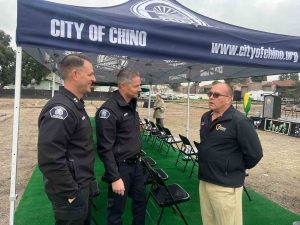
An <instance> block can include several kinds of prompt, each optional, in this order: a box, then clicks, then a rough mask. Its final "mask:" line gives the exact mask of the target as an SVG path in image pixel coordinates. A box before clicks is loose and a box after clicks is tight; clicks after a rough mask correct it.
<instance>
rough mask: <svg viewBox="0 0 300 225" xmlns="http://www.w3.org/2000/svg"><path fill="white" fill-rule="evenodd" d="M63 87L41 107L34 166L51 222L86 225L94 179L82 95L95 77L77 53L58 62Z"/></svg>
mask: <svg viewBox="0 0 300 225" xmlns="http://www.w3.org/2000/svg"><path fill="white" fill-rule="evenodd" d="M61 72H62V76H63V79H64V88H63V89H62V90H60V91H59V92H58V93H57V94H56V95H55V96H54V97H53V98H52V99H51V100H50V101H48V103H47V104H46V105H45V106H44V108H43V109H42V111H41V113H40V116H39V121H38V126H39V134H38V165H39V168H40V170H41V172H42V174H43V177H44V184H45V191H46V193H47V195H48V198H49V200H50V201H51V203H52V207H53V210H54V216H55V224H56V225H67V224H68V225H89V224H90V207H89V196H90V188H91V187H92V186H93V185H92V184H93V183H94V179H95V178H94V159H95V155H94V151H93V139H92V126H91V123H90V120H89V116H88V114H87V113H86V111H85V109H84V102H83V100H82V97H83V95H84V94H86V93H88V92H90V91H91V86H92V84H93V83H94V82H95V81H96V79H95V75H94V69H93V65H92V63H91V61H90V59H89V58H88V57H86V56H85V55H82V54H70V55H68V56H66V57H65V58H64V59H63V60H62V62H61Z"/></svg>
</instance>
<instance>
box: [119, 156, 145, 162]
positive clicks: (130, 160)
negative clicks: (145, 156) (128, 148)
mask: <svg viewBox="0 0 300 225" xmlns="http://www.w3.org/2000/svg"><path fill="white" fill-rule="evenodd" d="M141 160H142V159H141V156H140V154H137V155H135V156H134V157H131V158H128V159H124V160H123V161H121V163H126V164H136V163H138V162H141Z"/></svg>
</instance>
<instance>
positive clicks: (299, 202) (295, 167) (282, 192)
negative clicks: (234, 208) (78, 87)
mask: <svg viewBox="0 0 300 225" xmlns="http://www.w3.org/2000/svg"><path fill="white" fill-rule="evenodd" d="M13 101H14V100H13V99H3V98H2V99H1V98H0V171H1V176H0V224H8V223H9V222H8V221H9V193H10V176H11V174H10V171H11V151H12V132H13V128H12V127H13V109H14V105H13V104H14V102H13ZM46 102H47V100H46V99H35V100H33V99H22V100H21V107H20V120H19V144H18V150H19V153H18V169H17V183H16V193H17V194H18V199H17V204H18V201H19V200H20V198H21V196H22V194H23V192H24V189H25V187H26V185H27V183H28V180H29V178H30V176H31V174H32V171H33V169H34V167H35V165H36V163H37V148H36V144H37V132H38V129H37V119H38V115H39V113H40V111H41V109H42V107H43V106H44V104H45V103H46ZM101 104H102V102H100V101H86V109H87V112H88V114H89V115H90V116H94V114H95V111H96V108H97V107H99V106H100V105H101ZM192 105H193V106H196V107H191V108H190V128H189V139H190V140H195V141H199V125H200V122H199V121H200V117H201V115H202V114H203V113H204V112H206V111H207V109H206V108H205V107H206V104H200V103H193V104H192ZM139 106H140V107H139V113H140V116H141V118H146V117H148V109H147V108H142V102H141V103H140V105H139ZM238 108H240V109H242V107H241V106H239V107H238ZM257 110H262V108H261V106H255V105H254V106H253V107H252V109H251V111H250V114H255V113H256V111H257ZM186 115H187V114H186V104H178V103H167V110H166V119H165V124H166V127H168V128H170V130H171V131H172V133H173V134H174V135H175V136H178V134H183V135H186V128H185V127H186V118H187V116H186ZM151 117H152V111H151ZM151 117H150V118H151ZM257 132H258V135H259V138H260V140H261V143H262V146H263V150H264V157H263V159H262V160H261V162H260V163H259V164H258V165H257V166H256V167H255V168H254V169H252V170H250V171H249V174H250V175H249V177H247V179H246V186H247V187H250V188H252V189H253V190H255V191H256V192H258V193H260V194H262V195H264V196H265V197H267V198H268V199H271V200H272V201H274V202H276V203H278V204H279V205H281V206H283V207H284V208H287V209H289V210H290V211H292V212H294V213H297V214H298V215H300V138H296V137H291V136H286V135H280V134H276V133H271V132H266V131H260V130H258V131H257Z"/></svg>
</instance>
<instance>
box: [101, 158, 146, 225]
mask: <svg viewBox="0 0 300 225" xmlns="http://www.w3.org/2000/svg"><path fill="white" fill-rule="evenodd" d="M119 173H120V175H121V178H122V180H123V182H124V185H125V193H124V195H123V196H121V195H118V194H115V193H114V192H113V191H112V189H111V185H109V187H108V205H107V215H108V218H107V224H109V225H122V224H123V223H122V214H123V212H124V209H125V205H126V200H127V196H129V197H130V198H131V199H132V207H131V209H132V217H133V221H132V225H144V224H145V216H146V190H145V184H144V176H143V169H142V166H141V163H140V162H137V163H135V164H127V163H121V164H120V165H119Z"/></svg>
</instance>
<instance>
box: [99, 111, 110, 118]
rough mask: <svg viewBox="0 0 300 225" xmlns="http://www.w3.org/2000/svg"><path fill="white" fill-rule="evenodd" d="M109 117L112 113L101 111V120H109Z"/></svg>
mask: <svg viewBox="0 0 300 225" xmlns="http://www.w3.org/2000/svg"><path fill="white" fill-rule="evenodd" d="M109 116H110V112H109V111H108V110H107V109H101V111H100V112H99V118H100V119H108V117H109Z"/></svg>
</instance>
